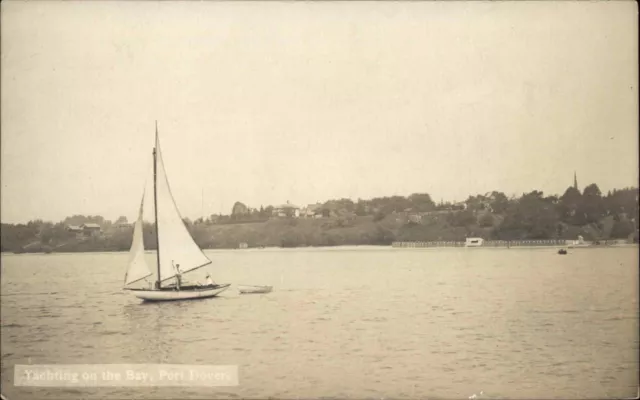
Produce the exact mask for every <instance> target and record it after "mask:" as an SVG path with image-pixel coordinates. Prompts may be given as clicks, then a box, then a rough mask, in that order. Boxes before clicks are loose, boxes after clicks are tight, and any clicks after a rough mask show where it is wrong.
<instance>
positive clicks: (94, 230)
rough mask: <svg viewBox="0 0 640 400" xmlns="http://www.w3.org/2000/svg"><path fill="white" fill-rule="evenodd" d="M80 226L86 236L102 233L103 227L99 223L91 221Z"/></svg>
mask: <svg viewBox="0 0 640 400" xmlns="http://www.w3.org/2000/svg"><path fill="white" fill-rule="evenodd" d="M80 228H82V233H83V234H84V235H85V236H94V237H95V236H100V234H101V233H102V228H101V227H100V225H98V224H91V223H87V224H82V225H80Z"/></svg>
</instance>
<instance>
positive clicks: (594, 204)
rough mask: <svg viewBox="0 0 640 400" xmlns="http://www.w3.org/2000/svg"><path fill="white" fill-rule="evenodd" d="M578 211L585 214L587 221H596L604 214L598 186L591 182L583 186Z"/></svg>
mask: <svg viewBox="0 0 640 400" xmlns="http://www.w3.org/2000/svg"><path fill="white" fill-rule="evenodd" d="M578 213H579V214H582V215H584V216H585V219H586V222H587V223H594V222H598V221H599V220H600V218H602V216H603V215H604V214H605V207H604V202H603V200H602V193H601V192H600V188H598V185H596V184H595V183H592V184H590V185H588V186H587V187H585V188H584V191H583V193H582V202H581V204H580V206H579V207H578Z"/></svg>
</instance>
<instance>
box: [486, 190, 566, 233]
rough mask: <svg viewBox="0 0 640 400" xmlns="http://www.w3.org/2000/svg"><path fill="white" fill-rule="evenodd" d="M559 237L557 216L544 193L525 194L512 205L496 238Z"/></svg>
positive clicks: (535, 191)
mask: <svg viewBox="0 0 640 400" xmlns="http://www.w3.org/2000/svg"><path fill="white" fill-rule="evenodd" d="M556 235H557V216H556V212H555V209H554V206H553V204H552V203H551V202H550V201H549V200H548V199H547V198H545V197H544V194H543V192H540V191H537V190H534V191H533V192H531V193H526V194H523V195H522V197H521V198H520V200H518V201H517V202H515V203H514V204H512V205H511V206H510V207H509V208H508V209H507V212H506V216H505V219H504V221H503V222H502V224H501V225H500V228H499V229H498V230H497V231H496V236H497V237H499V238H502V239H550V238H553V237H555V236H556Z"/></svg>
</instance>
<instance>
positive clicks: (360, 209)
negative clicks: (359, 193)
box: [355, 199, 367, 216]
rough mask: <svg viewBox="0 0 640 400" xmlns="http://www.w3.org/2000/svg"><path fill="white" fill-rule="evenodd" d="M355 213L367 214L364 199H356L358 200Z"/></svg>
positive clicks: (359, 214)
mask: <svg viewBox="0 0 640 400" xmlns="http://www.w3.org/2000/svg"><path fill="white" fill-rule="evenodd" d="M355 213H356V215H358V216H364V215H367V207H366V204H365V202H364V201H362V200H360V199H358V202H357V203H356V209H355Z"/></svg>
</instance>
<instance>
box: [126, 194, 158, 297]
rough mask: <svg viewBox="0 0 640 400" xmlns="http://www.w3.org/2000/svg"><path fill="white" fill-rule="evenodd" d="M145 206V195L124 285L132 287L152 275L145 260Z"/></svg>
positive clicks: (134, 233)
mask: <svg viewBox="0 0 640 400" xmlns="http://www.w3.org/2000/svg"><path fill="white" fill-rule="evenodd" d="M143 205H144V194H143V195H142V201H141V202H140V210H139V211H138V219H137V220H136V223H135V227H134V228H133V241H132V242H131V250H129V269H128V270H127V273H126V274H125V276H124V285H125V286H127V285H130V284H132V283H135V282H137V281H139V280H141V279H144V278H146V277H148V276H150V275H152V273H151V271H149V266H148V265H147V262H146V260H145V259H144V240H143V235H142V214H143V212H142V210H143Z"/></svg>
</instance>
